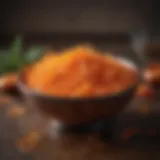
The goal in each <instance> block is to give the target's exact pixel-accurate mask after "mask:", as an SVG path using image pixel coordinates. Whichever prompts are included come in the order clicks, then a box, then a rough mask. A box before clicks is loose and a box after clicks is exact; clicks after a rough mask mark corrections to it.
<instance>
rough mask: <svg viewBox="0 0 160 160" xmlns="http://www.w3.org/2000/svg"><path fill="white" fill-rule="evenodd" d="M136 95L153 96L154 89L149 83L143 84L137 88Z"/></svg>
mask: <svg viewBox="0 0 160 160" xmlns="http://www.w3.org/2000/svg"><path fill="white" fill-rule="evenodd" d="M136 97H145V98H153V97H154V90H153V88H152V87H151V86H150V85H149V84H141V85H139V86H138V88H137V92H136Z"/></svg>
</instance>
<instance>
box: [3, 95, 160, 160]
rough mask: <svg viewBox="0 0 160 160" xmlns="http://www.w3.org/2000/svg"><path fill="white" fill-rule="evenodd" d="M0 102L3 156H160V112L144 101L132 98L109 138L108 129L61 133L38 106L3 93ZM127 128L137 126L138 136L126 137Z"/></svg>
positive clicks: (96, 159)
mask: <svg viewBox="0 0 160 160" xmlns="http://www.w3.org/2000/svg"><path fill="white" fill-rule="evenodd" d="M135 101H136V100H135ZM0 102H1V103H0V159H1V160H11V159H12V160H13V159H14V160H30V159H33V160H51V159H54V160H66V159H68V160H72V159H74V160H75V159H76V160H79V159H81V160H82V159H83V160H85V159H86V160H103V159H111V160H112V159H113V160H125V159H130V160H137V159H141V160H151V159H154V160H156V159H157V160H158V159H160V152H159V151H160V143H159V142H160V141H159V139H158V138H159V136H160V132H159V131H160V126H159V123H160V121H159V120H160V116H158V115H157V114H153V113H155V112H154V107H153V106H152V105H151V106H149V107H148V106H147V103H146V102H144V101H142V102H141V103H140V102H139V106H137V105H135V104H137V102H132V103H131V104H130V106H129V107H128V110H126V111H125V112H124V113H122V114H121V115H120V116H119V117H118V118H117V124H116V126H115V128H116V129H115V130H114V133H113V140H112V141H106V139H105V133H88V134H87V133H86V134H73V133H72V134H71V133H70V134H64V133H61V134H60V132H56V129H55V128H54V127H55V125H53V124H54V122H55V121H53V120H50V119H46V118H44V117H43V116H41V115H40V114H39V112H38V111H37V110H36V109H34V108H29V107H28V106H27V107H26V106H25V105H22V103H19V102H18V101H17V100H15V98H12V97H7V96H1V98H0ZM156 105H158V104H156ZM146 107H147V108H146ZM140 108H144V109H140ZM146 109H148V110H146ZM146 111H147V112H146ZM133 113H134V114H133ZM156 113H157V111H156ZM127 128H130V130H131V129H133V128H136V132H135V133H136V135H138V136H135V137H132V138H131V137H129V138H127V137H123V136H122V135H123V134H122V133H124V131H125V130H126V129H127ZM143 130H145V132H147V131H149V132H148V133H147V134H144V133H143ZM139 131H140V132H139ZM57 133H59V134H57ZM133 142H134V143H133Z"/></svg>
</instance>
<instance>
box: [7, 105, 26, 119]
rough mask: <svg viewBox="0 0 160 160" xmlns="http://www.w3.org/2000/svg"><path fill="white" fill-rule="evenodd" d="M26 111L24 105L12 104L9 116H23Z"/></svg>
mask: <svg viewBox="0 0 160 160" xmlns="http://www.w3.org/2000/svg"><path fill="white" fill-rule="evenodd" d="M24 113H25V109H24V108H23V107H20V106H16V105H15V106H12V107H11V108H10V109H9V110H8V116H9V117H11V118H17V117H19V116H22V115H23V114H24Z"/></svg>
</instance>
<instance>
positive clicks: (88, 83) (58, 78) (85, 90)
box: [25, 46, 137, 97]
mask: <svg viewBox="0 0 160 160" xmlns="http://www.w3.org/2000/svg"><path fill="white" fill-rule="evenodd" d="M25 80H26V83H27V85H28V86H29V87H30V88H32V89H34V90H36V91H40V92H43V93H46V94H50V95H55V96H60V97H94V96H101V95H107V94H114V93H117V92H120V91H122V90H125V89H126V88H128V87H129V86H131V85H132V84H134V83H135V82H136V80H137V71H136V69H135V68H134V67H133V66H132V65H131V64H128V63H127V64H126V62H125V63H124V61H123V62H122V61H121V60H119V59H117V58H115V57H113V56H110V55H106V56H104V55H102V54H99V51H96V50H94V49H93V48H90V47H86V46H80V47H79V46H78V47H75V48H71V49H68V50H64V51H62V52H60V53H59V54H56V55H55V54H47V55H45V56H44V57H43V58H41V60H40V61H38V62H37V63H35V64H33V65H32V66H31V67H30V68H28V71H27V72H26V74H25Z"/></svg>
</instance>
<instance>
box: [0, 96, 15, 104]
mask: <svg viewBox="0 0 160 160" xmlns="http://www.w3.org/2000/svg"><path fill="white" fill-rule="evenodd" d="M11 100H12V98H11V97H8V96H5V95H0V103H1V104H8V103H10V101H11Z"/></svg>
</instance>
